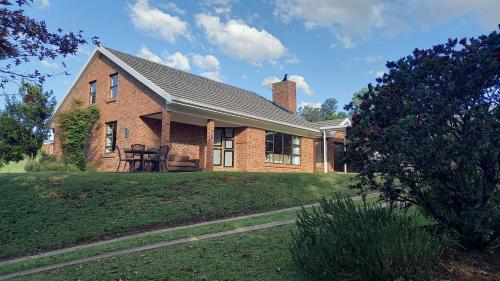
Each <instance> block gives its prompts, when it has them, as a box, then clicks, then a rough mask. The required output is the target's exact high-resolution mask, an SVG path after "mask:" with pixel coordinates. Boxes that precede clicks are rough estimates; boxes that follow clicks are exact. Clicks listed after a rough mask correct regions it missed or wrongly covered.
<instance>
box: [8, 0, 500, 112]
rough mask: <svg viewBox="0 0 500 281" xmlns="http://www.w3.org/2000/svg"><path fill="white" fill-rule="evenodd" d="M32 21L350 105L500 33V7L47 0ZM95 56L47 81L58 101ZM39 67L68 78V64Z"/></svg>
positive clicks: (356, 1) (455, 1)
mask: <svg viewBox="0 0 500 281" xmlns="http://www.w3.org/2000/svg"><path fill="white" fill-rule="evenodd" d="M27 13H28V14H29V15H31V16H33V17H35V18H37V19H43V20H46V22H47V25H48V27H49V29H52V30H55V29H56V28H58V27H62V28H63V29H64V30H73V31H78V30H80V29H82V30H84V31H85V34H86V35H87V36H88V37H89V38H90V37H92V36H98V37H99V38H100V41H101V42H102V44H103V45H105V46H108V47H112V48H115V49H118V50H122V51H125V52H128V53H131V54H135V55H140V56H143V57H145V58H148V59H151V60H155V61H158V62H161V63H164V64H167V65H170V66H173V67H177V68H180V69H183V70H186V71H189V72H192V73H196V74H200V75H203V76H207V77H209V78H212V79H216V80H220V81H223V82H225V83H228V84H231V85H235V86H238V87H241V88H244V89H248V90H252V91H255V92H257V93H259V94H261V95H263V96H264V97H266V98H270V96H271V91H270V90H269V89H268V88H266V86H265V85H267V84H269V83H270V82H273V81H274V80H276V79H281V78H282V77H283V75H284V73H288V74H289V77H291V79H292V80H295V81H296V82H297V86H298V92H297V103H298V104H301V103H311V104H317V103H321V102H323V101H324V100H325V99H326V98H329V97H334V98H336V99H337V100H338V101H339V105H341V106H342V105H344V104H346V103H348V102H349V101H350V99H351V97H352V93H353V92H355V91H357V90H359V89H360V88H363V87H365V86H366V85H367V84H368V83H370V82H374V79H375V78H376V77H377V75H380V74H381V73H383V71H384V70H385V61H387V60H395V59H398V58H400V57H402V56H405V55H407V54H409V53H411V51H412V50H413V49H414V48H429V47H431V46H432V45H433V44H436V43H441V42H445V41H446V40H447V39H448V38H449V37H464V36H465V37H470V36H478V35H480V34H485V33H489V32H491V31H492V30H494V29H495V28H496V26H497V24H498V23H500V20H499V17H498V15H500V0H475V1H466V0H438V1H436V0H432V1H431V0H420V1H416V0H408V1H382V0H352V1H344V0H251V1H250V0H199V1H194V0H184V1H174V0H172V1H159V0H149V1H148V0H139V1H137V0H128V1H119V0H107V1H97V0H96V1H91V0H86V1H64V0H37V1H36V2H35V3H34V4H33V5H32V6H31V7H29V8H27ZM93 48H94V46H91V45H87V46H85V47H84V48H83V49H82V50H81V51H80V52H79V54H78V55H76V56H72V57H69V58H66V59H65V60H64V62H65V63H66V65H67V66H68V70H69V72H70V73H71V75H70V76H65V75H57V76H55V77H52V78H49V79H48V80H47V81H46V83H45V85H44V87H45V89H47V90H49V89H52V90H54V93H55V96H56V98H57V99H58V101H60V100H61V99H62V97H63V96H64V94H65V92H66V91H67V89H68V88H69V86H70V85H71V83H72V82H73V80H74V79H75V75H76V74H78V72H79V71H80V69H81V68H82V67H83V65H84V63H85V62H86V60H87V58H88V56H89V54H90V53H91V51H92V49H93ZM36 64H38V65H39V67H40V69H41V70H44V71H47V72H49V73H58V72H60V71H62V70H63V68H62V65H61V61H60V60H56V61H45V62H41V63H38V62H36V63H35V65H36ZM15 88H16V87H15V85H9V86H8V87H7V88H6V90H5V91H7V92H9V91H10V92H12V91H14V89H15Z"/></svg>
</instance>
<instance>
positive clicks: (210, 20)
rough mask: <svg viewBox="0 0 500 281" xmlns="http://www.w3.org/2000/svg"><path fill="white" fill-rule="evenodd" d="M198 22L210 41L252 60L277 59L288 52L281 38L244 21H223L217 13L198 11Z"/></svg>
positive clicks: (229, 52) (256, 61) (246, 59)
mask: <svg viewBox="0 0 500 281" xmlns="http://www.w3.org/2000/svg"><path fill="white" fill-rule="evenodd" d="M196 23H197V25H198V26H199V27H201V28H202V29H203V30H204V32H205V36H206V37H207V40H208V41H209V42H210V43H212V44H214V45H216V46H217V47H218V48H219V49H220V50H221V51H222V52H224V53H225V54H227V55H230V56H232V57H235V58H238V59H241V60H245V61H247V62H250V63H253V64H258V63H260V62H262V61H269V60H273V59H277V58H279V57H281V56H282V55H284V54H285V53H286V48H285V46H283V44H282V43H281V42H280V40H279V39H278V38H276V37H274V36H273V35H272V34H270V33H268V32H267V31H265V30H258V29H256V28H254V27H251V26H248V25H247V24H245V23H244V22H241V21H237V20H228V21H227V22H222V21H221V19H220V18H219V17H217V16H211V15H206V14H198V15H196Z"/></svg>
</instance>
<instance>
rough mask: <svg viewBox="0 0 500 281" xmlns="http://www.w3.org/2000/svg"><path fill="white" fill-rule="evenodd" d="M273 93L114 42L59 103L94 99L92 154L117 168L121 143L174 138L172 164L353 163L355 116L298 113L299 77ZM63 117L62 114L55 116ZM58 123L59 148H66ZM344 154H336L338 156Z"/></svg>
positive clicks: (332, 166) (299, 168)
mask: <svg viewBox="0 0 500 281" xmlns="http://www.w3.org/2000/svg"><path fill="white" fill-rule="evenodd" d="M272 90H273V101H269V100H267V99H265V98H263V97H262V96H260V95H258V94H256V93H253V92H250V91H246V90H243V89H240V88H237V87H234V86H230V85H227V84H224V83H220V82H216V81H213V80H210V79H207V78H204V77H200V76H197V75H194V74H191V73H187V72H184V71H180V70H177V69H173V68H170V67H168V66H165V65H162V64H158V63H154V62H151V61H148V60H145V59H142V58H139V57H136V56H133V55H130V54H126V53H123V52H120V51H116V50H113V49H110V48H107V47H97V48H96V49H95V50H94V52H93V54H92V55H91V57H90V59H89V61H88V62H87V63H86V65H85V66H84V68H83V69H82V71H81V72H80V74H79V75H78V76H77V78H76V81H75V82H74V83H73V85H72V86H71V87H70V88H69V90H68V92H67V93H66V96H65V97H64V99H63V101H62V102H61V103H60V104H59V105H58V107H57V109H56V112H55V116H57V114H58V113H59V112H64V111H65V110H68V109H69V108H71V106H72V105H73V104H74V101H76V100H78V101H80V103H81V104H82V105H83V106H88V105H95V106H97V107H98V108H99V110H100V120H99V121H98V123H97V124H96V125H95V126H94V128H93V129H92V132H91V139H90V143H89V146H88V150H87V151H88V153H87V160H88V162H89V163H91V165H93V166H94V167H96V168H97V170H99V171H116V170H117V167H118V163H119V161H118V160H119V149H122V148H129V147H130V145H131V144H135V143H140V144H145V145H146V146H147V147H159V146H160V145H163V144H170V145H171V147H172V151H171V153H170V157H169V162H168V166H169V170H202V171H249V172H254V171H255V172H325V173H326V172H332V171H347V170H346V167H344V165H343V164H342V163H341V162H340V161H339V158H342V157H343V153H344V152H343V151H344V143H345V138H344V136H345V133H344V132H345V128H346V127H347V126H349V125H350V121H349V119H345V120H331V121H324V122H318V123H310V122H308V121H306V120H303V119H302V118H300V117H299V116H298V115H297V114H296V93H295V90H296V86H295V82H293V81H282V82H278V83H274V84H273V85H272ZM54 120H56V118H54ZM53 126H54V134H55V137H54V144H53V150H54V153H55V154H56V155H57V156H60V155H61V146H60V141H59V138H58V137H57V124H56V122H53ZM335 160H337V162H336V161H335Z"/></svg>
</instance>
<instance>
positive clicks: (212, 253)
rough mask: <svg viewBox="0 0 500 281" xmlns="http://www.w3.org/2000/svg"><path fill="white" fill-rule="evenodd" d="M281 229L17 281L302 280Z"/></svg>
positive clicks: (285, 231)
mask: <svg viewBox="0 0 500 281" xmlns="http://www.w3.org/2000/svg"><path fill="white" fill-rule="evenodd" d="M293 227H295V226H294V225H291V226H281V227H277V228H271V229H267V230H262V231H256V232H251V233H246V234H241V235H233V236H227V237H224V238H217V239H209V240H203V241H198V242H193V243H189V244H183V245H178V246H173V247H167V248H161V249H155V250H150V251H145V252H141V253H136V254H130V255H125V256H121V257H116V258H111V259H105V260H101V261H96V262H90V263H88V264H83V265H77V266H70V267H67V268H62V269H60V270H56V271H53V272H48V273H43V274H37V275H31V276H27V277H22V278H17V279H13V280H81V281H84V280H119V279H120V278H121V280H123V281H128V280H155V281H158V280H221V281H222V280H228V281H229V280H273V281H274V280H276V281H279V280H298V278H297V276H296V272H295V270H294V269H293V265H292V262H291V258H290V254H289V252H288V241H289V239H290V235H289V233H290V231H291V229H292V228H293Z"/></svg>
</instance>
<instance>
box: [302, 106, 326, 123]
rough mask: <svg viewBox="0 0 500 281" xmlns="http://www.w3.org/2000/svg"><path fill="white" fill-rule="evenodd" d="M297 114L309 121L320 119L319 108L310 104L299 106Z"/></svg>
mask: <svg viewBox="0 0 500 281" xmlns="http://www.w3.org/2000/svg"><path fill="white" fill-rule="evenodd" d="M298 114H299V116H300V117H302V118H304V119H305V120H307V121H309V122H318V121H321V120H322V119H321V109H320V108H317V107H313V106H310V105H306V106H303V107H299V110H298Z"/></svg>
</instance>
